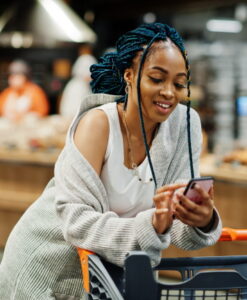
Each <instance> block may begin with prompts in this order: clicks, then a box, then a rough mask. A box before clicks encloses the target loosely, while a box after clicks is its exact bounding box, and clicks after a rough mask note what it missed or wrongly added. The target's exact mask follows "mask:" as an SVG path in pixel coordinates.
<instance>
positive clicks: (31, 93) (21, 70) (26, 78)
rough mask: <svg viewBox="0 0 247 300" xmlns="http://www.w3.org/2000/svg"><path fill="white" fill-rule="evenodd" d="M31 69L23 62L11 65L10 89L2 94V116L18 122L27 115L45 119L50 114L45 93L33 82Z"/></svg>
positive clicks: (0, 114) (19, 61) (0, 98)
mask: <svg viewBox="0 0 247 300" xmlns="http://www.w3.org/2000/svg"><path fill="white" fill-rule="evenodd" d="M30 71H31V70H30V67H29V65H28V64H27V63H26V62H25V61H22V60H15V61H13V62H12V63H11V64H10V65H9V75H8V85H9V86H8V87H7V88H6V89H4V90H3V91H2V93H1V94H0V116H2V117H5V118H7V119H9V120H11V121H14V122H18V121H21V120H22V119H24V118H25V117H26V116H27V115H29V114H33V115H36V116H38V117H44V116H46V115H47V114H48V112H49V102H48V99H47V97H46V94H45V92H44V91H43V90H42V88H41V87H39V86H38V85H37V84H35V83H34V82H32V81H31V78H30Z"/></svg>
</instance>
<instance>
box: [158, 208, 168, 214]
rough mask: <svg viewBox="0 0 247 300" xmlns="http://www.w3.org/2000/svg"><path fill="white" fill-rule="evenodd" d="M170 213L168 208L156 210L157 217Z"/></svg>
mask: <svg viewBox="0 0 247 300" xmlns="http://www.w3.org/2000/svg"><path fill="white" fill-rule="evenodd" d="M168 212H169V209H168V208H167V207H165V208H157V209H156V210H155V214H156V215H162V214H167V213H168Z"/></svg>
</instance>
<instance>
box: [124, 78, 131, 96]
mask: <svg viewBox="0 0 247 300" xmlns="http://www.w3.org/2000/svg"><path fill="white" fill-rule="evenodd" d="M129 87H130V83H129V82H128V81H127V82H126V86H125V94H126V95H128V93H129Z"/></svg>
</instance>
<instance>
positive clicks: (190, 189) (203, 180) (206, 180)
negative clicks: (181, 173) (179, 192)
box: [184, 176, 214, 203]
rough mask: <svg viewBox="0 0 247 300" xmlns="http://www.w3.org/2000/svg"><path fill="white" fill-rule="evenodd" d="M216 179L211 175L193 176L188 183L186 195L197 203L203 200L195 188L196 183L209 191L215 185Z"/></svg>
mask: <svg viewBox="0 0 247 300" xmlns="http://www.w3.org/2000/svg"><path fill="white" fill-rule="evenodd" d="M213 182H214V179H213V177H211V176H207V177H200V178H193V179H191V180H190V181H189V183H188V184H187V186H186V188H185V190H184V195H185V196H186V197H188V198H189V199H190V200H191V201H194V202H196V203H200V202H201V195H200V194H199V193H198V192H197V191H196V190H195V189H194V186H195V184H198V185H199V186H200V187H201V188H203V189H204V190H205V191H206V192H209V190H210V188H211V187H212V186H213Z"/></svg>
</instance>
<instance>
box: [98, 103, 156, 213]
mask: <svg viewBox="0 0 247 300" xmlns="http://www.w3.org/2000/svg"><path fill="white" fill-rule="evenodd" d="M96 109H101V110H103V111H104V112H105V113H106V115H107V117H108V120H109V138H108V145H107V150H106V154H105V161H104V165H103V168H102V172H101V175H100V178H101V180H102V182H103V184H104V186H105V189H106V192H107V195H108V198H109V205H110V210H112V211H114V212H116V213H117V214H118V215H119V216H120V217H125V218H129V217H134V216H135V215H136V214H137V213H138V212H141V211H143V210H146V209H149V208H151V207H152V206H153V196H154V190H155V185H154V182H153V181H150V178H152V174H151V170H150V167H149V164H148V159H147V157H146V158H145V160H144V161H143V162H142V163H141V164H140V165H139V166H138V167H137V169H138V173H139V176H140V178H141V179H142V181H139V177H138V176H137V175H135V173H134V170H132V169H128V168H127V167H126V166H125V165H124V144H123V136H122V132H121V128H120V123H119V116H118V111H117V104H116V103H108V104H105V105H102V106H100V108H99V107H98V108H96ZM151 154H152V153H151Z"/></svg>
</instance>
